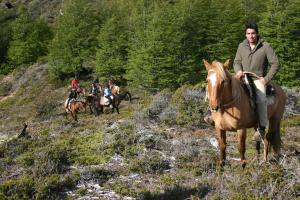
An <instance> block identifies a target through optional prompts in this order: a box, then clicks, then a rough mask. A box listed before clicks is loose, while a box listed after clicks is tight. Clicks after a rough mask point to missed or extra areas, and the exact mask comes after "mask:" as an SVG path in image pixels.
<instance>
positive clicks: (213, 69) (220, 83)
mask: <svg viewBox="0 0 300 200" xmlns="http://www.w3.org/2000/svg"><path fill="white" fill-rule="evenodd" d="M203 62H204V65H205V67H206V69H207V72H208V73H207V77H206V81H207V88H206V90H207V97H208V100H209V106H210V107H211V109H212V111H217V110H218V109H219V108H220V106H221V100H222V95H223V93H224V85H225V83H226V82H227V80H228V77H227V74H226V71H225V70H226V69H227V68H228V67H229V63H230V60H227V61H226V62H225V63H224V64H223V63H220V62H217V61H214V62H212V63H211V64H210V63H208V62H207V61H206V60H203Z"/></svg>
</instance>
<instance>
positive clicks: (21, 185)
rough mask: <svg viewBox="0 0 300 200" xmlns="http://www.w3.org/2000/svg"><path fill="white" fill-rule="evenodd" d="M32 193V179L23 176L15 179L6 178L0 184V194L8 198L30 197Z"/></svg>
mask: <svg viewBox="0 0 300 200" xmlns="http://www.w3.org/2000/svg"><path fill="white" fill-rule="evenodd" d="M33 194H34V180H33V178H32V177H30V176H24V177H21V178H18V179H15V180H8V181H5V182H4V183H2V184H0V197H1V195H2V196H4V197H5V198H9V199H32V198H33Z"/></svg>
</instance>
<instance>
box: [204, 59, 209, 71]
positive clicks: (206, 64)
mask: <svg viewBox="0 0 300 200" xmlns="http://www.w3.org/2000/svg"><path fill="white" fill-rule="evenodd" d="M203 63H204V66H205V67H206V69H207V70H209V69H210V68H211V66H210V64H209V63H208V62H207V61H206V60H205V59H203Z"/></svg>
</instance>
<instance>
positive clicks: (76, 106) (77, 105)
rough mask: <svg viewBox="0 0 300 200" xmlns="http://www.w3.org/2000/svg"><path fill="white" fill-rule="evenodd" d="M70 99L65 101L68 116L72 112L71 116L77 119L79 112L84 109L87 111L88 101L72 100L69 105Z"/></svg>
mask: <svg viewBox="0 0 300 200" xmlns="http://www.w3.org/2000/svg"><path fill="white" fill-rule="evenodd" d="M67 102H68V99H67V100H66V101H65V103H64V110H65V115H66V118H68V113H71V116H72V117H73V119H74V120H75V121H78V119H77V112H78V111H82V110H84V112H86V103H85V101H82V100H70V103H69V106H68V105H67Z"/></svg>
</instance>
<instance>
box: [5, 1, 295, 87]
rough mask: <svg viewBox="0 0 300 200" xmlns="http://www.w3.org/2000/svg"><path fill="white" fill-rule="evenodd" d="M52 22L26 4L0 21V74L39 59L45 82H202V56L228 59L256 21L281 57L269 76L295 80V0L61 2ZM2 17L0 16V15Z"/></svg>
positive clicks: (173, 84)
mask: <svg viewBox="0 0 300 200" xmlns="http://www.w3.org/2000/svg"><path fill="white" fill-rule="evenodd" d="M62 2H63V3H62V4H61V6H60V7H61V10H60V12H58V14H57V17H56V18H55V20H54V21H53V22H51V23H50V22H46V21H45V20H43V19H37V18H33V16H31V15H30V13H29V12H28V11H27V10H26V9H24V8H23V9H19V11H18V17H17V18H16V19H15V20H11V21H10V22H9V23H8V22H5V23H4V22H3V21H0V23H1V24H2V27H3V28H1V30H0V36H1V40H0V43H1V44H0V45H1V51H0V62H1V63H0V64H1V68H0V73H2V74H6V73H8V72H10V71H12V70H13V69H15V68H17V67H18V66H21V65H28V64H31V63H34V62H36V61H37V60H38V59H39V58H40V57H46V58H47V60H48V63H49V76H50V77H51V78H52V79H60V80H64V79H69V78H71V77H74V76H75V75H78V76H79V77H80V76H82V75H86V74H87V73H90V74H93V75H94V76H95V75H97V76H99V78H100V79H101V80H103V81H104V80H107V79H108V78H110V79H114V80H119V81H120V82H121V83H123V84H125V83H126V84H129V85H132V86H143V87H145V88H149V89H151V88H158V89H163V88H177V87H179V86H181V85H183V84H187V83H189V84H195V83H198V82H200V81H203V80H204V77H205V73H206V72H205V68H204V66H203V64H202V59H207V60H209V61H212V60H219V61H224V60H226V59H231V60H233V59H234V57H235V52H236V49H237V46H238V44H239V43H240V42H242V41H243V40H244V37H245V36H244V30H243V25H244V22H245V21H247V20H255V21H256V22H257V23H258V25H259V28H260V29H259V33H260V35H261V36H262V37H263V38H264V39H265V40H266V41H267V42H268V43H270V44H271V45H272V47H273V48H274V49H275V52H276V53H277V55H278V57H279V59H280V63H281V65H280V71H279V72H278V73H277V75H276V81H277V82H278V83H279V84H281V85H285V86H299V85H300V38H299V35H300V12H299V8H300V0H266V1H259V0H247V1H245V0H130V1H129V0H118V1H112V0H64V1H62ZM0 20H1V19H0Z"/></svg>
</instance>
